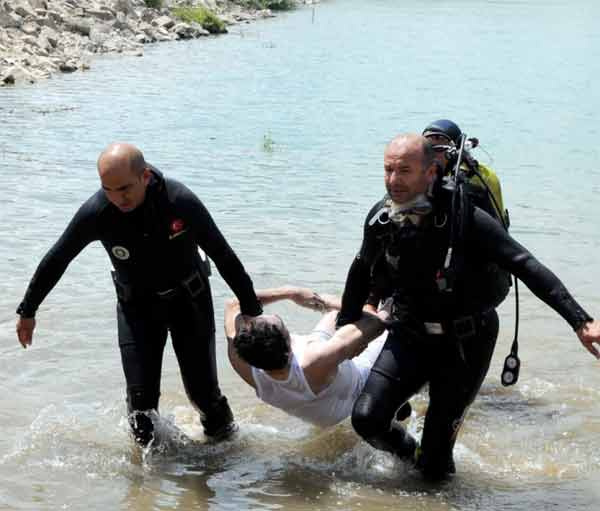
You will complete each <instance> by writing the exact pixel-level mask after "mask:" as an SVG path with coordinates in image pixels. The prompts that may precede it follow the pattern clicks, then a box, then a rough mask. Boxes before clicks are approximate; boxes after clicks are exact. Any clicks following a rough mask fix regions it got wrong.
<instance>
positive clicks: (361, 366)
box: [252, 331, 387, 427]
mask: <svg viewBox="0 0 600 511" xmlns="http://www.w3.org/2000/svg"><path fill="white" fill-rule="evenodd" d="M330 337H331V334H329V333H327V332H322V331H315V332H313V333H312V334H310V335H308V336H299V335H292V345H291V347H292V356H291V363H290V373H289V375H288V377H287V379H285V380H276V379H274V378H272V377H271V376H269V375H268V374H267V373H266V372H265V371H263V370H262V369H257V368H256V367H253V368H252V377H253V378H254V383H255V384H256V395H257V396H258V397H259V398H260V399H261V400H263V401H264V402H265V403H267V404H269V405H271V406H274V407H276V408H280V409H281V410H283V411H285V412H286V413H289V414H290V415H293V416H295V417H298V418H300V419H303V420H305V421H307V422H310V423H311V424H315V425H317V426H321V427H327V426H333V425H334V424H337V423H338V422H341V421H343V420H344V419H346V418H347V417H349V416H350V414H351V413H352V407H353V406H354V401H356V398H358V396H359V394H360V393H361V391H362V389H363V387H364V386H365V383H366V381H367V378H368V376H369V372H370V371H371V367H373V364H374V363H375V360H377V357H378V356H379V353H380V352H381V348H383V344H384V343H385V339H386V338H387V332H384V333H383V334H381V335H380V336H379V337H377V338H376V339H374V340H372V341H371V342H370V343H369V345H368V346H367V348H366V349H365V350H364V351H363V352H362V353H361V354H360V355H358V356H357V357H354V358H353V359H351V360H344V361H343V362H342V363H341V364H340V365H339V366H338V370H337V374H336V376H335V378H334V380H333V381H332V382H331V383H330V384H329V386H327V387H326V388H324V389H322V390H321V391H320V392H319V393H318V394H315V393H314V392H313V391H312V390H311V388H310V386H309V385H308V382H307V381H306V378H305V376H304V371H303V370H302V367H301V363H302V357H303V355H304V350H305V348H306V345H307V344H308V343H309V342H327V340H328V339H329V338H330Z"/></svg>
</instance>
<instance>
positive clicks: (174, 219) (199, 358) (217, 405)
mask: <svg viewBox="0 0 600 511" xmlns="http://www.w3.org/2000/svg"><path fill="white" fill-rule="evenodd" d="M97 240H99V241H100V242H101V243H102V244H103V246H104V248H105V249H106V251H107V253H108V255H109V257H110V259H111V262H112V264H113V267H114V268H115V271H114V272H113V278H114V281H115V285H116V290H117V296H118V304H117V318H118V333H119V347H120V350H121V359H122V363H123V370H124V373H125V378H126V381H127V403H128V409H129V412H130V423H131V424H132V427H133V430H134V433H135V435H136V439H137V440H138V441H140V442H141V443H143V444H145V443H147V442H148V441H150V439H151V438H152V432H153V430H152V423H151V420H150V419H149V417H148V415H147V414H142V413H140V412H142V411H146V410H152V409H157V408H158V400H159V395H160V375H161V365H162V355H163V350H164V346H165V343H166V339H167V332H168V331H170V333H171V337H172V340H173V347H174V350H175V353H176V356H177V360H178V363H179V366H180V370H181V375H182V379H183V383H184V387H185V390H186V392H187V394H188V397H189V398H190V400H191V402H192V404H193V405H194V406H195V407H196V408H197V409H198V410H199V411H200V414H201V420H202V423H203V426H204V430H205V433H206V434H207V435H217V434H219V433H220V432H222V431H223V428H227V427H228V426H230V425H231V424H232V422H233V415H232V413H231V410H230V408H229V405H228V404H227V400H226V398H225V396H223V395H221V392H220V389H219V385H218V380H217V371H216V362H215V323H214V313H213V304H212V297H211V292H210V286H209V281H208V274H207V271H206V269H205V268H206V266H205V264H204V263H203V261H202V259H201V258H200V255H199V253H198V247H200V248H201V249H202V250H203V251H204V252H205V253H206V254H207V255H208V256H209V257H210V258H211V259H212V261H213V262H214V263H215V265H216V267H217V268H218V270H219V273H220V274H221V275H222V276H223V278H224V279H225V281H226V282H227V284H228V285H229V286H230V287H231V289H232V290H233V291H234V293H235V294H236V296H237V297H238V298H239V300H240V304H241V310H242V313H244V314H248V315H252V316H255V315H258V314H260V313H261V312H262V308H261V305H260V302H259V301H258V299H257V297H256V294H255V292H254V289H253V286H252V281H251V280H250V278H249V276H248V275H247V274H246V272H245V270H244V268H243V266H242V264H241V262H240V261H239V259H238V258H237V256H236V255H235V253H234V252H233V250H232V249H231V247H230V246H229V244H228V243H227V241H226V240H225V238H224V237H223V235H222V234H221V232H220V231H219V229H218V227H217V226H216V225H215V223H214V221H213V219H212V217H211V216H210V214H209V213H208V211H207V210H206V208H205V207H204V205H203V204H202V202H201V201H200V200H199V199H198V197H196V195H195V194H194V193H193V192H191V191H190V190H189V189H188V188H186V187H185V186H184V185H182V184H181V183H179V182H177V181H174V180H171V179H165V178H163V176H162V174H161V173H160V172H159V171H158V170H156V169H154V168H152V177H151V181H150V183H149V185H148V187H147V188H146V196H145V199H144V202H143V203H142V204H141V205H140V206H139V207H137V208H136V209H135V210H133V211H131V212H127V213H124V212H121V211H120V210H119V209H118V208H117V207H116V206H114V205H113V204H111V203H110V202H109V201H108V200H107V198H106V196H105V193H104V191H103V190H102V189H100V190H98V192H96V193H95V194H94V195H93V196H92V197H90V198H89V199H88V200H87V201H86V202H85V203H84V204H83V205H82V206H81V207H80V209H79V211H78V212H77V213H76V214H75V216H74V217H73V219H72V220H71V222H70V223H69V225H68V226H67V228H66V230H65V231H64V233H63V234H62V236H61V237H60V238H59V240H58V241H57V242H56V244H55V245H54V246H53V247H52V248H51V249H50V251H49V252H48V253H47V254H46V255H45V257H44V258H43V259H42V261H41V263H40V264H39V266H38V268H37V270H36V272H35V274H34V276H33V278H32V280H31V282H30V284H29V287H28V289H27V292H26V294H25V298H24V299H23V301H22V303H21V304H20V306H19V308H18V310H17V313H18V314H20V315H21V316H23V317H32V316H34V314H35V312H36V310H37V308H38V306H39V305H40V303H41V302H42V300H43V299H44V298H45V297H46V295H47V294H48V293H49V292H50V291H51V289H52V288H53V287H54V285H55V284H56V283H57V282H58V280H59V279H60V277H61V276H62V274H63V273H64V271H65V270H66V268H67V266H68V264H69V263H70V262H71V261H72V260H73V259H74V258H75V257H76V256H77V255H78V254H79V252H81V250H83V248H84V247H85V246H86V245H88V244H89V243H91V242H93V241H97Z"/></svg>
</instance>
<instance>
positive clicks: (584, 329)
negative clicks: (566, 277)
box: [473, 208, 600, 358]
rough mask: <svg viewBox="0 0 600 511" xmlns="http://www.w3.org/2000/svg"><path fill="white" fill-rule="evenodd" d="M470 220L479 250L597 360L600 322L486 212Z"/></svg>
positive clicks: (475, 212)
mask: <svg viewBox="0 0 600 511" xmlns="http://www.w3.org/2000/svg"><path fill="white" fill-rule="evenodd" d="M473 219H474V225H475V229H476V230H475V235H476V237H477V238H478V239H480V240H484V241H483V243H482V244H481V246H480V250H482V251H483V252H484V253H488V254H489V256H490V257H491V259H492V260H494V261H495V262H496V263H498V264H499V265H500V266H501V267H502V268H505V269H506V270H508V271H510V272H511V273H512V274H513V275H514V276H515V277H517V278H519V279H520V280H522V281H523V282H524V283H525V285H526V286H527V287H528V288H529V289H530V290H531V291H532V292H533V293H534V294H535V295H536V296H537V297H538V298H539V299H540V300H542V301H544V302H545V303H546V304H548V305H549V306H550V307H552V308H553V309H554V310H555V311H556V312H558V313H559V314H560V315H561V316H562V317H563V318H564V319H565V321H567V322H568V323H569V324H570V325H571V327H572V328H573V330H574V331H575V332H576V334H577V337H578V338H579V340H580V341H581V343H582V344H583V346H584V347H585V349H587V350H588V351H589V352H590V353H591V354H592V355H594V357H596V358H600V352H599V351H598V348H597V347H596V346H594V344H596V345H598V346H600V322H598V321H594V320H593V319H592V317H591V316H590V315H589V314H588V313H587V312H586V311H585V310H584V309H583V308H582V307H581V305H579V304H578V303H577V302H576V301H575V299H574V298H573V297H572V296H571V294H570V293H569V291H568V290H567V288H566V287H565V286H564V285H563V283H562V282H561V281H560V280H559V278H558V277H557V276H556V275H554V273H552V272H551V271H550V270H549V269H548V268H546V267H545V266H544V265H543V264H542V263H540V262H539V261H538V260H537V259H536V258H535V257H534V256H533V255H532V254H531V253H530V252H529V251H528V250H527V249H526V248H525V247H523V246H522V245H520V244H519V243H518V242H517V241H515V240H514V239H513V238H512V237H511V236H510V235H509V234H508V233H507V232H506V231H505V230H504V229H503V228H502V227H501V226H500V224H498V222H496V221H495V220H494V219H492V218H491V217H490V216H489V215H488V214H487V213H485V212H484V211H482V210H480V209H479V208H475V211H474V214H473Z"/></svg>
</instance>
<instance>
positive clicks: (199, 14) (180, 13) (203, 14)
mask: <svg viewBox="0 0 600 511" xmlns="http://www.w3.org/2000/svg"><path fill="white" fill-rule="evenodd" d="M172 13H173V15H174V16H177V17H178V18H179V19H180V20H182V21H186V22H187V23H192V22H195V23H198V24H200V25H202V28H204V29H206V30H208V31H209V32H210V33H211V34H223V33H225V32H227V29H226V28H225V23H224V22H223V20H221V19H219V18H218V17H217V15H216V14H215V13H214V12H212V11H210V10H208V9H207V8H206V7H203V6H198V7H176V8H175V9H173V11H172Z"/></svg>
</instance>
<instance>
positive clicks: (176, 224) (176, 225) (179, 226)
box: [171, 218, 184, 234]
mask: <svg viewBox="0 0 600 511" xmlns="http://www.w3.org/2000/svg"><path fill="white" fill-rule="evenodd" d="M183 226H184V224H183V220H181V218H177V219H175V220H173V221H172V222H171V232H172V233H173V234H177V233H178V232H181V231H182V230H183Z"/></svg>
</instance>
